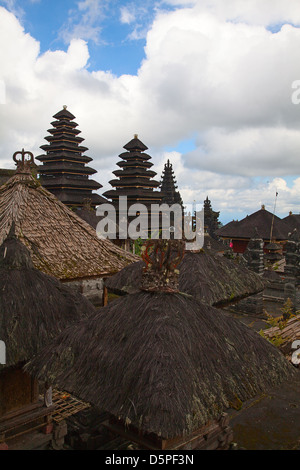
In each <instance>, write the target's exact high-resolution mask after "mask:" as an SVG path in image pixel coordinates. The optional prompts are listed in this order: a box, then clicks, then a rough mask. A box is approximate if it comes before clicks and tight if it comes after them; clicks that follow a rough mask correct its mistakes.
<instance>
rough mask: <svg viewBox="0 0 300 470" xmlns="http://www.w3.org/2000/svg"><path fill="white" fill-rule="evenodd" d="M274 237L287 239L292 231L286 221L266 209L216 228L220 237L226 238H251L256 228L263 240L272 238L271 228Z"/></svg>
mask: <svg viewBox="0 0 300 470" xmlns="http://www.w3.org/2000/svg"><path fill="white" fill-rule="evenodd" d="M272 223H273V229H272V239H276V240H287V237H288V233H289V231H290V228H289V226H288V225H287V224H286V222H285V221H283V220H282V219H280V218H279V217H277V216H276V215H274V220H273V214H272V213H271V212H269V211H267V210H266V209H263V208H262V209H260V210H259V211H256V212H254V213H253V214H251V215H247V216H246V217H245V218H244V219H242V220H240V221H239V222H238V221H232V222H229V223H228V224H226V225H224V227H221V228H220V229H218V230H216V232H215V234H216V235H217V236H218V237H224V238H241V239H247V240H248V239H249V238H251V237H252V235H253V232H254V230H255V228H257V232H258V235H259V237H260V238H262V239H263V240H270V237H271V228H272Z"/></svg>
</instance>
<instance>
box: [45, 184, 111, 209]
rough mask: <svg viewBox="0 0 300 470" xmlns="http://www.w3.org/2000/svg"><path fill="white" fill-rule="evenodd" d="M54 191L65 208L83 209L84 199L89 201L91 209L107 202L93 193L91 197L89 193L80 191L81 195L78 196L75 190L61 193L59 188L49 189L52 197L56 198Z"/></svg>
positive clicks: (65, 190) (66, 190)
mask: <svg viewBox="0 0 300 470" xmlns="http://www.w3.org/2000/svg"><path fill="white" fill-rule="evenodd" d="M56 191H57V196H59V200H60V201H61V202H62V203H64V204H65V205H66V206H71V207H72V208H74V209H75V208H80V207H83V206H84V203H85V201H86V199H89V200H90V202H91V206H92V207H95V206H98V205H99V204H104V203H107V200H106V199H104V197H102V196H99V194H95V193H93V194H92V195H91V193H90V192H89V191H84V190H82V191H81V193H82V194H78V190H77V189H64V190H63V191H62V190H61V189H60V188H51V192H52V194H53V195H54V196H56Z"/></svg>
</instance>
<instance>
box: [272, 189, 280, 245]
mask: <svg viewBox="0 0 300 470" xmlns="http://www.w3.org/2000/svg"><path fill="white" fill-rule="evenodd" d="M277 196H278V192H277V189H276V195H275V204H274V211H273V217H272V224H271V232H270V243H271V242H272V235H273V226H274V217H275V210H276V202H277Z"/></svg>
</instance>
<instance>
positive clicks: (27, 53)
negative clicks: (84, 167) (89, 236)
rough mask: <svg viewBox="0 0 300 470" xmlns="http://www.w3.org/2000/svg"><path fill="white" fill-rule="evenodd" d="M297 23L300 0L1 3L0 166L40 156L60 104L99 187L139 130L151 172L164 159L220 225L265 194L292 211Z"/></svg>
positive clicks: (298, 143)
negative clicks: (20, 156)
mask: <svg viewBox="0 0 300 470" xmlns="http://www.w3.org/2000/svg"><path fill="white" fill-rule="evenodd" d="M299 25H300V6H299V0H289V2H286V0H277V1H276V2H274V1H273V0H226V2H225V1H224V0H157V1H150V0H144V1H133V0H128V1H118V0H64V1H59V0H22V1H21V0H0V44H1V47H0V60H1V70H0V86H1V87H0V102H1V93H2V95H3V94H5V100H4V99H3V100H2V101H3V102H2V103H0V123H1V126H0V159H1V166H2V167H6V168H10V167H11V166H12V162H11V158H10V155H12V154H13V153H14V151H16V150H18V148H19V147H20V148H23V147H26V148H27V149H28V150H30V151H32V152H33V153H34V154H35V155H38V154H40V153H41V150H40V148H39V147H40V146H41V145H42V144H43V143H44V137H45V136H46V134H47V129H49V127H50V122H51V121H52V116H53V114H55V113H56V112H57V111H59V110H60V109H61V108H62V106H63V105H64V104H66V105H68V109H70V111H71V112H72V113H73V114H74V115H75V116H76V122H77V123H78V124H79V128H80V130H82V137H84V138H85V145H86V146H87V147H88V148H89V155H90V156H91V157H92V158H93V167H94V168H95V169H96V170H97V171H98V173H97V174H96V176H95V179H97V180H98V181H99V182H100V183H101V184H102V185H103V192H104V191H106V190H107V189H109V184H108V181H109V180H110V179H112V172H113V171H114V170H115V169H116V163H117V161H118V155H119V154H120V153H121V152H122V147H123V145H124V144H126V142H128V141H129V140H130V139H131V138H132V136H133V134H135V133H138V134H139V137H140V138H141V140H142V141H143V142H144V143H145V144H146V145H147V146H148V147H149V151H148V153H150V155H151V156H152V161H153V164H154V167H153V169H154V170H155V171H156V172H157V174H158V175H157V179H159V178H160V175H161V172H162V169H163V165H164V163H165V162H166V161H167V159H170V161H171V163H172V164H173V168H174V171H175V174H176V178H177V182H178V187H179V190H180V191H181V194H182V197H183V200H184V202H185V203H186V204H190V203H192V202H193V201H196V202H197V203H199V204H201V203H202V202H203V201H204V199H205V198H206V196H207V195H208V196H209V198H210V199H211V201H212V206H213V209H214V210H217V211H220V213H221V215H220V218H221V220H222V222H223V223H226V222H228V221H230V220H232V219H233V218H234V219H237V218H238V219H240V218H242V217H243V216H244V215H246V214H250V213H252V212H254V211H255V210H258V209H260V207H261V205H262V204H264V205H265V206H266V207H267V209H268V210H270V211H272V210H273V207H274V196H275V193H276V191H278V194H279V195H278V201H277V214H278V215H280V216H285V215H287V214H288V212H289V211H290V210H292V211H293V212H295V213H299V212H300V208H299V199H300V176H299V152H300V104H299V105H298V106H297V105H295V104H294V103H293V102H292V100H291V96H292V92H293V89H292V84H293V83H294V82H295V80H300V61H299V50H300V29H299ZM4 92H5V93H4ZM299 96H300V90H299ZM16 147H17V148H16Z"/></svg>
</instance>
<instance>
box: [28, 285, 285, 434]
mask: <svg viewBox="0 0 300 470" xmlns="http://www.w3.org/2000/svg"><path fill="white" fill-rule="evenodd" d="M25 369H26V370H27V371H28V372H29V373H31V374H33V375H34V376H35V377H36V378H38V379H42V380H48V381H50V382H51V383H53V384H54V385H55V386H57V387H58V388H59V389H61V390H66V391H68V392H70V393H72V394H74V395H75V396H78V397H79V398H81V399H82V400H84V401H87V402H90V403H92V404H94V405H95V406H97V407H99V408H100V409H101V410H103V411H106V412H108V413H110V414H111V415H113V416H115V417H117V418H119V419H122V420H123V421H125V423H127V424H129V423H131V424H132V425H133V426H135V427H137V428H138V429H140V430H142V431H143V432H154V433H156V434H158V435H161V436H162V437H164V438H172V437H175V436H180V435H183V434H189V433H191V432H192V431H194V430H196V429H198V428H199V427H200V426H202V425H204V424H206V423H207V422H208V421H209V420H210V419H213V418H217V417H219V415H220V413H221V412H222V411H224V410H226V409H227V408H230V407H234V406H237V405H238V406H240V404H241V403H242V402H244V401H246V400H248V399H249V398H251V397H254V396H256V395H257V394H258V393H260V392H262V391H264V390H265V389H266V387H269V386H273V385H275V384H279V383H281V382H282V381H284V380H286V379H288V378H289V377H292V375H293V373H294V368H293V367H292V366H291V365H290V364H289V363H288V361H287V360H286V359H285V357H284V356H283V354H282V353H281V352H279V351H278V350H277V348H275V347H274V346H273V345H272V344H270V343H269V342H268V341H267V340H265V339H264V338H262V337H261V336H260V335H259V334H258V333H256V332H255V331H253V330H252V329H250V328H249V327H247V326H245V325H244V324H243V323H242V322H240V321H238V320H235V319H232V318H230V317H227V316H225V315H224V314H223V313H222V312H220V311H219V310H218V309H215V308H214V307H210V306H206V305H204V304H201V303H199V302H197V301H195V300H194V299H193V298H191V297H189V296H187V295H184V294H180V293H160V292H152V293H150V292H139V293H138V294H134V295H127V296H124V297H121V298H119V299H118V300H116V301H115V302H112V303H110V304H109V305H108V306H106V307H104V308H102V309H100V310H99V312H98V313H97V314H96V315H92V316H91V317H89V318H88V319H87V320H83V321H81V322H80V323H79V324H77V325H74V326H72V327H70V328H68V329H67V330H65V331H64V332H63V333H62V334H61V335H60V336H59V337H58V338H57V339H56V340H55V341H54V342H53V343H52V344H51V345H50V346H48V347H46V348H45V349H44V350H43V351H42V352H41V354H40V355H39V356H37V357H36V358H35V359H34V360H32V361H31V362H30V363H29V364H28V365H27V366H26V368H25Z"/></svg>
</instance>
